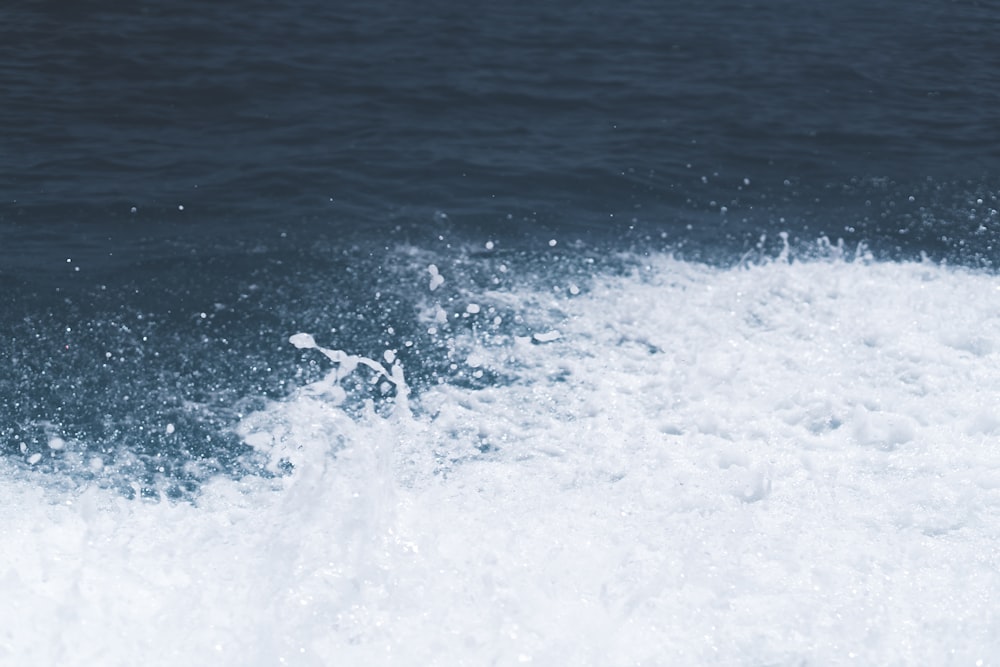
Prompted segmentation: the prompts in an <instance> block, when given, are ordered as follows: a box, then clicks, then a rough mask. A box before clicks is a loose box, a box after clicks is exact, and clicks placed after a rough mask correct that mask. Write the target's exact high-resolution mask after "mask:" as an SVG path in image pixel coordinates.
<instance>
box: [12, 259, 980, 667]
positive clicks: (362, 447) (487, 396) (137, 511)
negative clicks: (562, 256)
mask: <svg viewBox="0 0 1000 667" xmlns="http://www.w3.org/2000/svg"><path fill="white" fill-rule="evenodd" d="M432 275H435V274H432ZM998 287H1000V285H998V282H997V279H996V278H995V277H992V276H988V275H982V274H975V273H967V272H964V271H962V270H955V269H947V268H942V267H939V266H935V265H931V264H890V263H885V264H881V263H862V262H858V263H846V262H840V261H836V262H812V263H791V264H789V263H784V262H776V263H772V264H768V265H763V266H755V267H749V268H741V269H730V270H723V269H716V268H710V267H706V266H702V265H697V264H690V263H684V262H680V261H675V260H672V259H667V258H660V259H656V260H653V261H651V262H650V266H648V267H647V268H645V269H643V270H641V271H637V272H636V274H635V275H631V276H626V277H605V278H601V277H595V278H594V280H593V282H592V283H591V284H589V285H588V289H587V290H586V291H585V292H582V293H580V294H577V295H576V296H573V297H572V298H566V299H559V298H558V297H556V296H553V295H552V293H551V291H550V290H545V289H539V290H538V291H537V292H532V293H518V294H511V295H509V302H517V301H520V303H522V304H532V305H531V306H530V307H529V306H524V307H523V308H522V310H521V311H520V312H519V313H518V314H519V316H520V317H521V318H523V320H524V321H525V322H527V323H529V324H531V325H532V326H534V327H535V329H536V330H537V331H540V332H546V331H548V332H555V331H557V330H558V332H559V336H558V337H553V338H551V339H550V340H547V341H545V343H546V344H544V345H536V344H531V341H530V339H529V340H528V341H527V344H520V343H513V344H511V345H497V344H495V341H494V344H491V345H489V346H481V347H480V346H475V345H471V344H470V348H469V349H468V350H467V354H468V359H469V362H468V363H469V365H470V366H474V367H476V368H480V369H483V368H485V369H490V368H492V369H496V370H498V371H504V372H506V373H509V374H512V375H515V376H516V379H515V380H514V381H512V382H510V383H509V384H506V385H502V386H501V385H497V386H490V387H487V388H485V389H478V390H477V389H470V388H465V387H460V386H455V385H449V384H443V385H438V386H435V387H432V388H431V389H429V390H427V391H425V393H424V394H423V395H421V396H420V397H419V401H416V403H418V405H417V408H418V409H417V410H416V411H415V412H416V415H417V416H415V417H412V418H411V417H407V416H406V415H405V414H397V415H395V416H393V417H390V418H385V417H381V416H378V415H376V414H375V413H374V411H369V412H368V413H367V415H365V416H362V417H360V418H357V419H351V418H349V417H348V416H347V414H346V413H344V412H343V411H341V410H340V409H339V408H338V407H336V405H335V404H334V403H335V402H331V401H330V400H329V395H330V392H331V388H332V387H335V386H339V385H338V384H337V383H338V382H339V380H340V379H341V378H342V377H343V374H339V375H338V374H334V373H331V375H330V376H328V377H327V378H326V379H325V380H324V381H323V382H322V383H318V384H319V385H320V387H319V388H318V389H317V388H315V387H314V388H313V389H312V390H309V391H303V392H300V393H299V394H298V395H297V396H295V397H293V398H292V399H289V400H288V401H285V402H282V403H276V404H273V405H272V406H271V407H270V408H269V409H267V410H265V411H263V412H261V413H257V414H254V415H251V416H249V417H248V418H247V419H246V420H245V422H244V423H243V425H242V426H241V432H242V433H243V434H244V436H245V438H246V440H247V442H248V443H250V444H251V445H253V446H254V447H257V448H259V449H261V450H262V451H265V452H268V453H271V454H272V455H273V458H272V462H273V464H274V466H275V468H274V469H275V470H279V469H280V468H279V467H278V464H279V463H280V461H281V459H284V460H286V461H288V462H290V463H292V464H293V465H294V466H295V472H294V473H293V474H292V475H289V476H286V477H283V478H280V479H277V480H271V481H265V480H256V481H244V482H234V481H231V480H225V479H218V480H215V481H214V482H212V483H211V484H209V485H208V487H207V488H206V489H205V492H204V495H203V497H202V498H201V499H200V500H199V502H198V506H191V505H185V504H179V505H175V504H171V503H168V502H161V503H156V504H149V503H144V502H139V501H127V500H124V499H122V498H118V497H114V496H111V495H109V494H107V493H105V492H103V491H99V490H97V489H88V490H83V491H81V492H79V493H76V494H72V495H70V496H67V495H66V494H65V492H57V491H45V490H43V489H40V488H38V485H37V481H36V482H30V483H29V482H28V481H23V480H21V478H19V477H15V476H14V475H13V473H3V474H2V476H0V506H3V507H5V508H7V510H8V511H7V513H6V515H7V516H6V518H5V520H4V521H3V522H0V599H2V600H3V601H4V602H3V604H0V628H2V630H0V663H4V662H5V661H6V662H12V664H14V663H16V664H64V665H73V664H79V665H82V664H94V663H95V661H96V662H101V663H103V664H124V663H128V662H131V661H135V660H138V659H140V658H141V660H142V662H143V663H145V664H150V665H177V664H222V665H272V664H296V665H325V664H333V663H336V664H367V665H380V664H403V665H455V664H470V665H473V664H474V665H479V664H498V665H508V664H515V663H525V662H527V663H529V664H538V665H555V664H566V665H569V664H572V665H634V664H653V665H658V664H713V665H722V664H726V665H729V664H774V665H798V664H848V663H851V664H854V663H856V664H865V665H875V664H938V665H945V664H956V665H957V664H968V665H974V664H977V661H982V664H996V662H997V661H1000V613H998V612H997V610H996V609H997V606H996V602H995V601H996V600H997V599H1000V457H998V456H997V451H998V444H1000V407H998V406H1000V289H998ZM477 301H478V302H479V303H480V304H484V308H485V307H488V305H489V303H490V299H489V297H488V296H487V295H483V296H482V298H480V299H477ZM555 312H559V313H561V315H559V316H556V315H554V314H553V313H555ZM556 327H558V329H556ZM291 342H292V343H293V344H295V345H297V346H298V347H302V348H315V349H317V350H318V351H319V352H322V353H323V354H325V355H326V356H327V357H328V358H329V359H331V360H332V361H335V362H337V363H338V364H339V365H343V364H345V363H348V362H350V364H353V365H352V366H351V368H352V369H353V370H355V372H362V371H364V372H373V373H375V374H377V375H378V376H379V377H381V378H382V379H384V380H386V381H389V382H392V383H394V384H395V386H396V387H397V388H398V389H399V390H400V391H401V392H403V393H405V383H404V382H403V379H402V371H401V368H400V366H399V365H398V363H396V364H394V365H393V366H392V368H391V369H388V370H387V369H385V368H384V367H381V365H380V364H377V363H376V362H374V361H372V360H367V359H364V358H361V357H353V356H351V355H348V354H346V353H343V352H339V351H333V350H326V349H325V348H320V347H319V346H318V345H316V343H315V341H314V340H313V339H312V337H311V336H308V334H297V335H296V336H293V337H292V338H291ZM536 342H542V341H539V340H538V338H537V335H536ZM400 354H402V353H400ZM385 360H386V362H387V363H393V361H399V360H395V359H389V358H387V357H386V358H385ZM401 361H402V362H404V363H405V361H406V360H405V357H404V358H402V359H401ZM357 366H367V367H368V370H365V369H356V367H357ZM68 502H71V504H67V503H68Z"/></svg>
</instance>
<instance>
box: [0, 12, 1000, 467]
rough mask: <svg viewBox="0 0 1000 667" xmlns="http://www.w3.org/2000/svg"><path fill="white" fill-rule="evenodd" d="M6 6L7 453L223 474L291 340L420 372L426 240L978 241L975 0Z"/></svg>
mask: <svg viewBox="0 0 1000 667" xmlns="http://www.w3.org/2000/svg"><path fill="white" fill-rule="evenodd" d="M2 25H3V27H2V28H0V86H2V91H3V103H2V104H0V127H2V134H0V192H2V204H0V286H2V294H0V308H2V318H0V368H2V374H0V447H2V450H3V452H5V454H6V455H7V456H13V457H20V456H23V455H24V454H30V453H31V452H34V451H41V452H43V453H45V454H46V458H48V454H49V453H50V452H48V451H47V449H46V448H45V442H46V438H47V437H48V436H46V435H45V434H46V432H47V431H52V430H53V429H54V430H57V431H58V432H59V433H61V434H62V435H61V436H60V437H68V438H72V439H73V440H74V441H76V442H78V443H82V444H81V445H80V446H82V447H85V448H87V449H96V450H101V451H104V452H106V453H107V454H108V455H109V456H110V459H115V458H118V454H121V453H122V452H129V453H132V454H134V455H135V456H136V457H137V458H136V459H134V460H133V459H130V460H132V462H133V465H134V466H136V468H135V474H140V472H141V475H140V476H145V477H147V478H148V475H146V472H147V470H146V469H147V468H149V467H150V464H149V463H148V462H149V461H150V460H156V461H158V460H160V459H161V458H162V457H166V458H167V463H166V468H171V466H172V465H174V466H181V467H182V464H183V463H184V462H185V461H186V459H187V458H188V457H196V458H197V457H210V458H212V459H213V460H215V461H217V463H218V466H219V467H221V468H223V469H232V468H233V467H234V466H237V464H236V462H235V457H236V452H237V451H238V450H239V447H238V445H237V444H236V443H235V442H234V441H233V440H232V437H231V436H229V435H227V434H228V432H229V431H228V429H229V427H230V426H231V425H232V421H233V420H234V418H235V417H234V409H233V406H234V405H235V404H236V403H238V402H240V401H251V402H252V401H253V400H255V399H257V398H260V397H274V396H279V395H282V394H283V393H284V392H286V391H287V390H288V385H289V383H290V382H292V380H291V376H292V372H291V371H290V369H291V368H293V367H295V366H297V364H298V362H299V359H298V358H297V356H296V355H295V354H294V353H293V350H292V349H283V348H282V343H283V342H284V339H285V337H286V334H290V333H294V332H295V331H297V330H299V329H303V330H310V331H311V330H317V331H325V330H327V329H330V328H331V327H333V328H336V329H337V335H338V343H337V346H338V347H343V348H350V349H351V350H354V351H355V352H358V353H366V354H368V355H369V356H376V355H377V354H379V353H380V349H381V348H382V347H385V346H389V347H392V348H396V347H399V346H400V345H401V344H402V342H403V341H404V339H410V338H414V337H415V338H419V339H420V340H419V341H411V343H413V345H415V346H416V348H417V349H419V351H421V352H422V355H423V356H421V357H419V358H418V359H415V360H414V361H411V363H410V367H411V370H410V375H411V377H412V378H414V379H415V380H416V379H417V378H418V377H420V378H421V381H426V382H431V381H437V378H439V377H444V376H446V375H447V374H448V364H449V363H450V361H449V360H448V359H447V354H443V353H442V349H443V348H446V347H447V342H446V341H442V340H431V339H429V338H428V337H427V336H426V334H425V333H423V331H422V329H423V327H422V325H420V324H419V323H417V322H416V321H415V319H414V313H413V310H414V299H413V298H412V297H411V295H410V294H409V289H410V286H411V285H412V283H413V281H414V280H417V278H416V276H417V275H418V274H421V276H422V273H423V272H424V271H425V269H426V267H425V265H426V264H429V263H432V262H433V263H436V264H437V265H438V266H440V267H442V268H443V267H445V266H450V265H454V266H455V267H456V270H457V267H461V271H462V274H463V275H464V276H465V277H464V278H463V280H466V281H475V280H484V279H485V278H484V277H483V276H485V275H486V274H491V272H492V271H493V269H492V268H491V267H492V265H493V264H495V263H496V262H497V261H499V260H498V258H504V257H510V258H512V259H511V261H512V262H515V263H520V264H521V265H523V266H522V267H521V270H522V272H531V271H534V272H535V273H536V274H539V275H544V274H545V273H546V272H551V271H553V270H555V269H552V268H551V267H552V265H554V264H556V263H558V264H560V265H561V266H562V267H563V268H562V269H559V270H562V271H565V272H569V273H573V272H587V271H590V270H591V268H590V267H591V266H592V265H591V264H586V263H582V262H584V261H594V260H596V262H597V264H599V265H602V266H604V269H602V270H620V269H621V266H617V267H614V266H605V265H613V264H616V263H617V264H618V265H620V264H621V263H622V261H621V260H618V259H616V257H617V255H616V253H620V252H626V251H627V252H631V253H634V254H635V255H638V256H642V255H643V254H648V253H671V254H673V255H675V256H678V257H683V258H687V259H691V260H693V261H702V262H708V263H711V264H715V265H731V264H734V263H736V262H738V261H741V259H742V260H745V259H746V257H747V256H748V255H749V256H751V257H752V258H754V259H758V258H761V257H767V256H770V255H774V254H776V253H777V252H779V251H780V247H781V239H780V237H779V234H782V233H787V236H788V243H790V244H791V247H792V248H793V249H798V250H799V251H800V252H805V251H806V249H807V248H809V247H811V246H812V245H813V244H814V243H815V242H816V241H817V240H820V239H828V240H830V241H831V242H833V243H837V242H839V241H843V243H844V244H845V245H846V247H847V248H849V249H851V251H853V250H854V249H856V248H857V247H858V246H859V244H861V245H863V246H864V247H865V248H867V249H868V251H870V252H871V253H873V255H874V256H875V257H877V258H880V259H885V260H889V261H901V260H912V259H919V258H920V257H927V258H930V259H931V260H932V261H935V262H945V263H949V264H957V265H961V266H966V267H970V268H976V269H982V270H987V271H994V270H995V269H996V267H997V263H998V261H1000V218H998V214H997V208H998V201H997V189H998V186H1000V180H998V179H1000V141H998V137H1000V113H998V112H997V110H998V109H1000V85H998V84H997V79H996V73H997V72H998V71H1000V50H997V49H996V34H997V30H998V28H1000V13H998V11H997V8H996V7H995V6H994V5H992V4H991V3H985V2H974V1H971V0H970V1H962V2H889V3H870V2H855V1H853V0H851V1H848V2H839V3H801V2H784V1H780V0H775V1H773V2H725V1H722V0H713V1H710V2H705V3H662V2H642V1H639V0H636V1H634V2H626V3H624V4H621V3H619V4H612V3H598V2H584V3H582V4H581V3H562V2H544V3H515V4H513V5H492V4H486V3H471V4H458V3H450V2H432V3H429V4H428V3H421V4H419V5H415V4H412V3H402V2H399V3H397V2H375V3H309V2H304V3H294V4H288V3H273V2H268V3H262V2H246V3H240V4H239V5H235V4H232V3H214V4H212V3H210V4H207V5H206V4H204V3H185V2H175V3H161V2H145V1H144V2H136V3H129V4H127V5H122V4H120V3H104V2H84V3H76V4H73V5H70V6H62V5H59V6H57V5H54V4H51V3H46V2H22V3H14V4H13V5H10V6H8V7H7V8H5V9H4V10H3V11H2ZM550 241H554V242H555V243H554V244H552V245H550V244H549V242H550ZM402 248H407V249H410V250H411V251H413V252H416V251H419V252H421V253H426V254H427V255H428V256H430V258H431V259H429V260H428V261H427V262H423V263H419V262H418V263H415V262H412V261H409V260H408V259H407V257H408V256H409V254H412V252H410V251H407V252H402V251H401V249H402ZM417 264H419V266H418V265H417ZM529 267H533V268H530V269H529ZM540 267H547V268H544V270H541V269H540ZM595 270H596V269H595ZM539 272H541V273H539ZM479 274H482V275H479ZM522 275H523V273H522ZM421 279H422V277H421ZM539 279H541V278H539ZM390 329H391V330H393V331H392V332H390ZM293 330H294V331H293ZM418 334H422V335H418ZM192 406H197V408H194V407H192ZM235 412H238V410H235ZM165 422H170V423H177V424H183V425H184V432H185V433H186V434H187V435H186V437H183V438H169V439H167V438H163V437H160V436H159V435H152V434H160V433H161V432H162V428H161V427H160V426H159V424H161V423H165ZM168 440H169V441H168ZM22 443H23V445H22ZM22 450H23V451H22ZM116 453H117V454H116ZM160 467H163V466H162V465H160V464H159V463H157V465H155V466H153V468H152V469H153V470H155V469H158V468H160ZM178 474H179V473H178ZM183 477H184V475H180V478H183ZM150 481H151V480H150V479H146V482H150ZM176 481H177V482H178V483H182V482H183V481H184V480H183V479H177V480H176Z"/></svg>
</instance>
